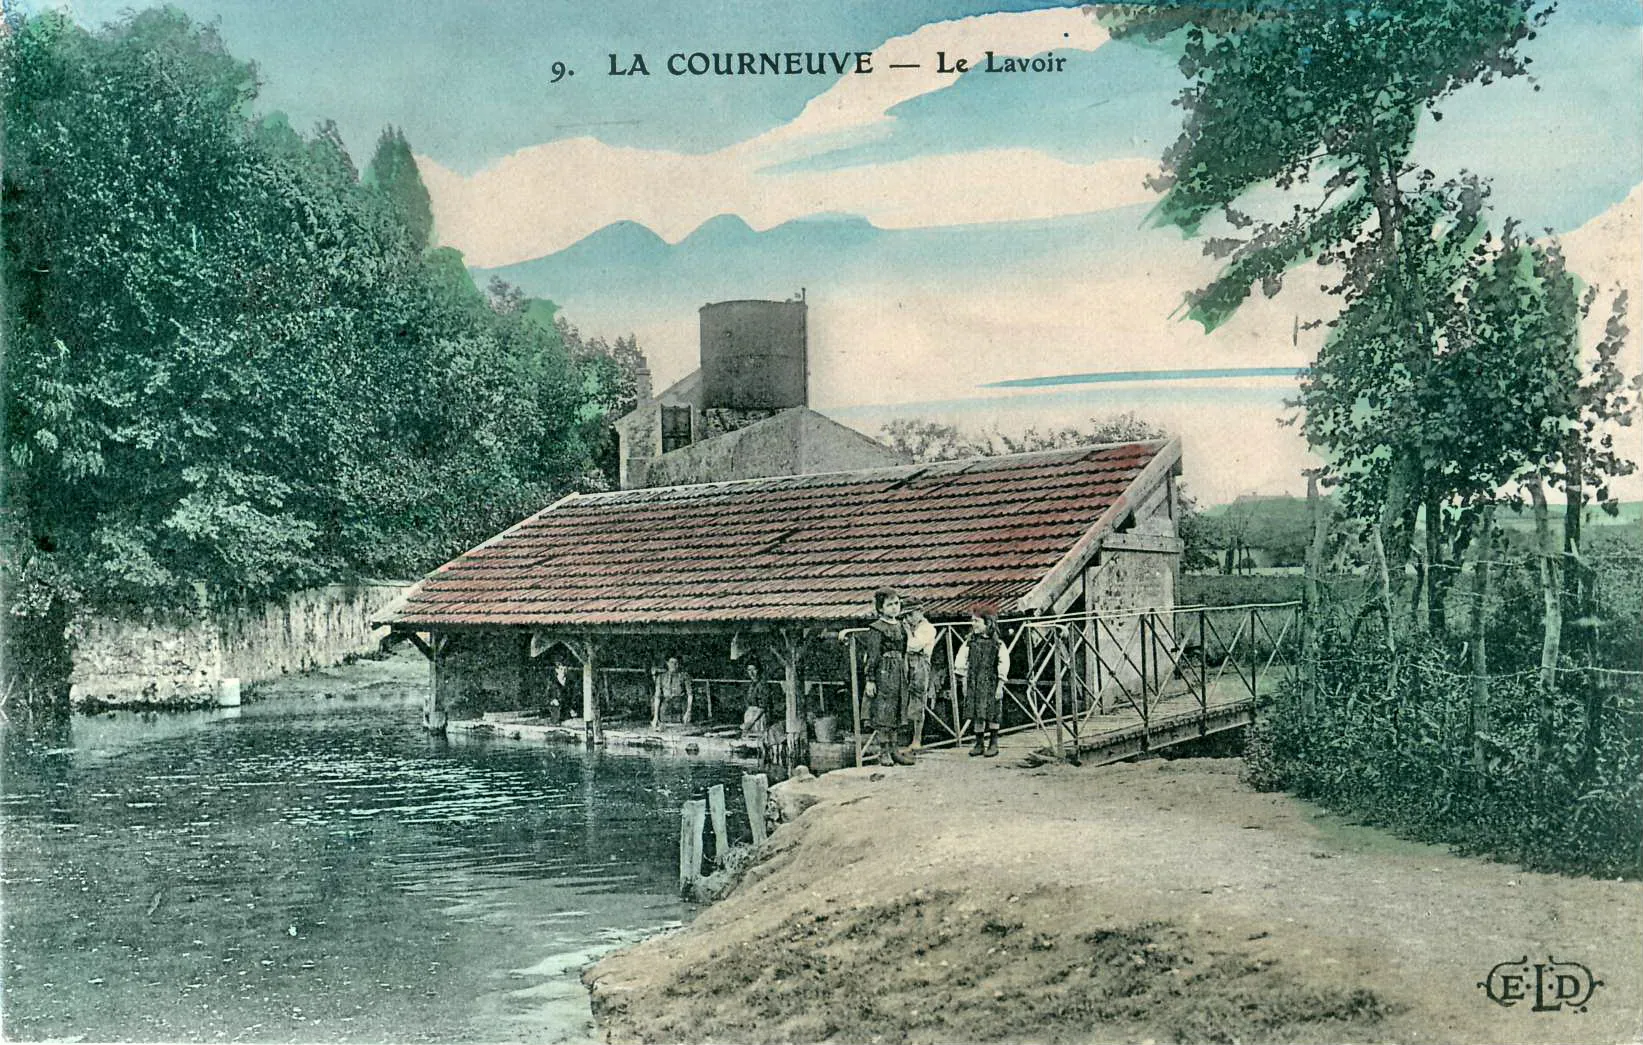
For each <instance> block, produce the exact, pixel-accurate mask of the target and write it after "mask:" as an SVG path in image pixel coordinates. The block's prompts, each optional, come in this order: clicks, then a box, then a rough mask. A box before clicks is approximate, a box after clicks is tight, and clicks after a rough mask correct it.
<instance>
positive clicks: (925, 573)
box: [381, 442, 1179, 628]
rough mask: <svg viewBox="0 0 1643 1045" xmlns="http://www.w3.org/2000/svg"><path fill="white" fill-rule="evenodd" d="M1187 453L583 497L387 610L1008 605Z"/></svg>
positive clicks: (446, 569) (814, 617)
mask: <svg viewBox="0 0 1643 1045" xmlns="http://www.w3.org/2000/svg"><path fill="white" fill-rule="evenodd" d="M1178 454H1179V444H1177V443H1174V442H1170V443H1167V444H1166V443H1157V442H1148V443H1128V444H1122V445H1115V446H1100V447H1083V448H1078V449H1073V450H1057V451H1050V452H1045V453H1033V454H1020V455H1014V456H1009V457H992V458H982V459H978V460H970V461H953V462H946V463H942V464H934V465H909V466H902V467H896V468H880V469H873V470H871V471H863V472H838V473H833V474H828V475H801V476H781V477H777V478H770V479H750V480H744V481H740V482H729V483H712V484H706V485H701V486H675V487H663V488H657V489H644V490H624V491H622V492H620V493H604V494H591V495H572V496H571V497H567V498H566V499H564V500H562V501H560V502H558V503H556V504H554V505H553V506H551V507H549V508H547V509H546V510H544V511H542V512H539V513H537V514H536V515H533V516H531V517H530V518H529V519H526V520H525V521H524V522H521V523H519V524H518V525H517V526H514V527H513V528H512V529H510V530H508V531H506V532H505V533H502V534H500V535H499V536H497V537H494V538H492V539H491V540H489V541H487V542H486V543H484V544H482V545H480V546H479V547H478V548H475V549H473V550H472V551H470V552H467V553H466V554H464V555H462V556H460V557H458V558H456V559H454V560H452V561H451V562H449V563H446V564H445V565H444V566H441V567H440V568H439V569H438V570H435V571H434V572H433V573H431V574H429V575H428V576H427V577H426V578H424V579H423V580H422V581H421V582H420V583H418V584H417V585H415V586H414V587H413V588H412V589H411V590H410V591H409V593H408V594H407V596H406V598H405V599H404V601H403V602H402V603H400V604H398V605H396V606H394V607H393V608H392V609H391V610H389V611H387V612H386V613H385V615H384V619H383V620H382V622H381V623H391V624H395V625H398V626H401V627H405V628H424V627H442V626H444V627H448V626H510V625H518V626H528V627H554V626H559V627H576V626H593V627H632V626H641V627H642V626H645V625H660V624H693V623H711V622H721V623H736V622H759V621H763V622H771V623H774V622H778V621H849V620H859V619H861V618H863V617H865V616H870V615H871V603H872V594H873V590H874V589H875V588H879V587H885V586H888V587H894V588H897V589H898V590H900V591H902V592H904V593H905V594H907V595H910V596H914V597H917V598H919V599H920V600H922V601H923V603H924V605H925V607H926V609H927V611H928V612H929V613H930V614H931V615H932V616H937V617H940V616H955V615H959V614H962V613H964V612H966V611H967V610H968V609H969V608H970V607H971V606H973V605H975V604H976V603H978V602H990V603H993V604H994V605H996V606H998V607H1000V608H1001V609H1009V608H1011V607H1013V606H1015V605H1017V604H1018V602H1019V600H1020V599H1021V598H1022V596H1024V595H1026V594H1027V593H1028V592H1029V591H1030V590H1032V588H1033V587H1034V586H1035V585H1036V584H1038V582H1039V581H1040V580H1042V579H1043V578H1044V576H1045V575H1046V574H1047V573H1049V572H1050V571H1051V570H1052V569H1053V568H1054V567H1055V566H1056V565H1057V563H1059V562H1061V560H1062V559H1063V558H1064V557H1066V556H1067V555H1068V553H1069V552H1071V551H1072V550H1073V548H1074V546H1075V545H1078V544H1079V542H1080V540H1081V538H1084V537H1085V536H1086V534H1089V533H1090V532H1091V531H1092V530H1093V529H1095V528H1096V527H1097V526H1098V524H1099V525H1102V526H1108V525H1112V524H1113V523H1114V522H1116V521H1117V516H1118V515H1119V514H1122V508H1123V504H1128V505H1130V506H1131V507H1133V498H1134V497H1135V496H1136V495H1135V494H1132V495H1131V497H1130V498H1124V496H1123V495H1124V494H1125V492H1126V491H1127V490H1128V489H1129V487H1130V486H1131V484H1132V483H1134V481H1135V480H1136V478H1137V477H1138V476H1139V475H1140V474H1141V472H1142V470H1143V469H1144V468H1146V467H1147V466H1148V465H1149V464H1150V463H1153V462H1154V461H1155V459H1157V458H1160V457H1165V456H1167V457H1168V459H1167V460H1161V461H1158V462H1157V463H1158V464H1160V465H1162V466H1164V467H1168V466H1170V465H1173V463H1174V459H1175V457H1176V456H1178ZM1149 485H1150V484H1149ZM1139 492H1140V491H1137V494H1138V493H1139ZM1121 501H1122V502H1123V504H1121V503H1120V502H1121ZM1115 506H1119V508H1120V512H1118V513H1114V512H1113V511H1112V509H1113V508H1114V507H1115Z"/></svg>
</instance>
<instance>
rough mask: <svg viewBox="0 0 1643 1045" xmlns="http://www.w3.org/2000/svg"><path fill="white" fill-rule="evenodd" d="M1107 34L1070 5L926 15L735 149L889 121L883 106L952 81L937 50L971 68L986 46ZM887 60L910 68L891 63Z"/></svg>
mask: <svg viewBox="0 0 1643 1045" xmlns="http://www.w3.org/2000/svg"><path fill="white" fill-rule="evenodd" d="M1108 39H1109V37H1108V35H1107V30H1106V29H1105V28H1103V27H1102V26H1101V25H1100V24H1099V23H1097V22H1096V21H1095V19H1093V18H1091V17H1090V16H1089V15H1087V14H1085V13H1084V12H1083V11H1081V10H1079V9H1076V8H1062V9H1058V10H1051V11H1029V12H1023V13H1015V14H989V15H977V16H975V17H973V18H960V19H956V20H954V21H950V22H933V23H931V24H929V25H925V26H921V27H919V28H918V29H916V30H914V31H913V32H911V33H908V34H906V35H904V36H897V37H892V38H891V39H889V40H886V41H885V42H884V43H883V44H881V45H879V46H878V47H877V48H875V49H874V51H873V64H874V70H875V71H874V72H873V73H872V74H871V75H866V76H845V77H842V78H840V79H839V81H838V82H837V83H835V84H834V85H833V86H832V87H830V88H828V89H827V90H826V91H823V92H822V93H821V94H819V95H817V96H816V97H815V98H813V99H811V100H810V102H809V104H807V105H806V106H805V107H804V111H803V112H801V113H799V115H798V117H797V118H796V119H794V120H793V121H792V122H790V123H787V124H784V125H783V126H781V127H778V128H776V129H775V130H772V131H770V132H768V133H766V134H762V135H760V136H758V137H757V138H754V139H752V140H751V141H749V142H747V143H746V144H745V146H743V147H742V148H745V149H747V150H750V151H754V152H757V153H760V154H762V155H763V156H764V157H766V158H767V159H774V158H775V157H776V156H777V155H778V154H779V153H780V151H781V150H782V149H783V147H790V146H794V145H798V146H800V147H801V148H802V149H803V150H804V151H813V150H814V148H815V147H816V145H817V144H818V143H820V142H827V141H836V140H837V139H839V138H841V137H843V136H846V135H853V134H860V133H861V132H863V131H869V132H872V131H878V132H883V131H885V130H887V129H888V127H889V125H890V124H892V123H893V122H894V118H893V117H891V116H890V110H891V109H893V108H894V107H896V106H897V105H900V104H901V103H902V102H906V101H911V100H912V99H914V98H917V97H919V96H920V95H924V94H930V93H932V92H934V91H939V90H943V89H945V88H947V87H951V86H952V85H953V84H955V83H957V82H958V77H957V76H956V75H954V74H952V73H950V72H938V71H937V65H936V60H937V55H938V54H945V56H946V60H947V62H948V66H949V68H953V67H955V63H956V62H957V61H958V60H960V59H963V60H965V61H967V62H969V63H970V65H971V66H972V67H979V66H980V65H981V62H982V61H983V59H984V58H985V56H986V53H987V52H988V51H992V52H994V53H995V54H997V55H1001V56H1002V55H1022V56H1025V55H1035V54H1039V53H1042V52H1045V51H1056V50H1060V51H1093V50H1095V49H1096V48H1098V47H1100V46H1101V45H1102V44H1104V43H1106V42H1107V40H1108ZM895 65H916V66H917V68H892V66H895ZM978 75H986V74H978ZM1012 75H1013V74H1012Z"/></svg>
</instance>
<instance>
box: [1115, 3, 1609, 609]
mask: <svg viewBox="0 0 1643 1045" xmlns="http://www.w3.org/2000/svg"><path fill="white" fill-rule="evenodd" d="M1552 9H1553V5H1552V4H1550V3H1547V2H1544V0H1442V2H1435V3H1423V4H1404V3H1392V2H1387V0H1382V2H1371V3H1366V4H1350V5H1349V4H1340V3H1336V2H1334V0H1300V2H1296V3H1286V4H1282V5H1275V4H1268V3H1265V2H1261V0H1243V2H1233V3H1229V4H1220V5H1214V6H1212V7H1206V6H1203V5H1199V4H1196V3H1191V4H1189V3H1184V2H1171V0H1165V2H1163V3H1159V4H1155V5H1151V6H1149V7H1145V8H1142V7H1123V8H1116V7H1115V8H1103V9H1102V13H1103V16H1104V17H1105V18H1106V19H1107V20H1108V21H1109V22H1110V24H1111V25H1112V26H1113V29H1114V32H1115V34H1116V35H1119V36H1126V35H1138V36H1143V37H1147V38H1150V39H1154V40H1164V39H1170V40H1172V41H1174V42H1175V43H1177V44H1178V45H1179V47H1180V49H1181V69H1182V72H1183V74H1184V75H1185V76H1186V78H1187V80H1188V85H1187V87H1186V88H1185V89H1184V90H1183V92H1182V95H1181V98H1180V104H1181V105H1182V107H1183V108H1184V109H1185V111H1186V119H1185V122H1184V125H1183V129H1182V132H1181V135H1180V137H1179V138H1178V139H1177V141H1176V142H1175V143H1174V144H1173V145H1172V146H1170V148H1169V149H1168V150H1167V151H1166V152H1165V154H1164V157H1163V169H1162V172H1161V174H1160V175H1159V177H1158V178H1157V179H1156V181H1155V184H1156V186H1157V187H1159V188H1162V189H1164V190H1165V196H1164V198H1163V200H1162V202H1161V203H1160V204H1159V207H1158V209H1157V213H1156V217H1157V219H1158V220H1159V221H1160V222H1162V223H1165V224H1170V225H1174V226H1177V227H1179V228H1181V229H1182V230H1184V231H1186V232H1188V233H1193V234H1196V233H1198V232H1200V231H1201V230H1202V229H1203V228H1204V226H1205V225H1206V223H1207V222H1209V221H1210V219H1211V218H1212V216H1214V215H1217V214H1218V215H1219V216H1220V219H1221V221H1222V223H1223V224H1224V231H1225V232H1226V234H1225V235H1217V236H1211V237H1210V238H1208V239H1207V240H1206V243H1205V251H1206V252H1207V253H1209V254H1211V255H1213V256H1216V257H1220V258H1224V259H1225V261H1226V263H1225V265H1224V266H1223V268H1222V270H1221V272H1220V273H1219V275H1218V276H1217V277H1216V278H1215V279H1214V280H1213V281H1212V282H1211V283H1210V284H1209V285H1208V286H1206V287H1204V288H1202V289H1201V290H1199V291H1197V292H1195V293H1194V294H1193V295H1191V296H1190V298H1189V303H1190V306H1191V308H1190V315H1191V316H1192V318H1194V319H1196V320H1198V321H1199V322H1201V323H1202V324H1203V325H1204V326H1205V328H1206V329H1213V328H1214V327H1215V326H1217V325H1219V324H1220V323H1221V322H1224V321H1225V319H1226V318H1227V317H1228V316H1230V315H1231V314H1232V313H1233V312H1234V311H1236V310H1237V308H1238V307H1239V306H1240V305H1241V304H1242V303H1243V301H1245V300H1246V299H1247V298H1248V296H1249V294H1250V293H1251V292H1252V291H1253V289H1254V288H1255V287H1257V286H1259V287H1260V288H1261V290H1262V292H1263V293H1265V294H1267V295H1268V296H1271V295H1274V294H1276V293H1278V292H1279V291H1280V290H1281V289H1282V286H1283V281H1284V279H1285V277H1286V275H1288V274H1289V273H1290V272H1291V270H1293V269H1294V268H1295V267H1296V266H1297V265H1299V264H1301V263H1304V262H1311V261H1316V262H1318V263H1320V264H1322V265H1324V266H1326V267H1333V268H1334V269H1335V270H1336V271H1337V272H1338V273H1339V277H1338V280H1337V282H1335V283H1334V284H1333V285H1331V286H1329V287H1328V288H1327V289H1328V290H1329V291H1330V292H1331V293H1332V294H1334V295H1335V296H1337V297H1338V298H1340V300H1341V303H1342V310H1341V312H1340V314H1339V315H1338V316H1335V317H1320V322H1328V323H1329V324H1330V326H1331V332H1330V336H1329V339H1328V342H1327V344H1326V346H1325V348H1324V350H1323V351H1322V352H1321V353H1320V355H1319V358H1318V359H1317V361H1316V362H1315V364H1314V366H1313V367H1312V369H1311V371H1310V377H1309V378H1308V380H1307V381H1306V383H1305V384H1304V385H1303V388H1302V394H1301V398H1300V400H1299V405H1300V406H1301V407H1302V409H1303V410H1304V411H1305V417H1306V420H1305V427H1306V432H1307V435H1308V438H1309V440H1310V441H1311V442H1312V443H1313V445H1314V446H1315V447H1317V448H1319V449H1320V450H1322V451H1324V453H1325V455H1326V459H1327V461H1328V465H1327V468H1326V471H1325V476H1324V477H1325V480H1326V482H1329V483H1332V484H1335V485H1339V486H1340V487H1341V488H1342V495H1343V496H1342V503H1343V506H1344V507H1345V508H1346V509H1347V510H1348V511H1349V512H1351V513H1354V514H1356V515H1357V517H1358V518H1360V519H1363V520H1364V521H1365V522H1367V523H1368V524H1369V525H1370V526H1371V527H1372V529H1373V533H1372V538H1373V542H1372V543H1373V545H1374V546H1375V547H1377V548H1379V549H1381V552H1380V555H1381V557H1382V559H1383V562H1382V570H1381V572H1382V575H1383V576H1384V577H1386V578H1387V582H1386V585H1385V588H1384V590H1383V591H1382V601H1383V604H1384V606H1385V608H1386V612H1387V614H1388V616H1389V617H1390V616H1391V613H1392V610H1391V607H1392V603H1393V599H1392V594H1391V591H1390V589H1391V586H1392V584H1393V582H1394V580H1397V579H1401V578H1402V577H1403V576H1404V574H1405V566H1406V564H1408V563H1409V562H1410V560H1411V558H1416V559H1417V560H1418V561H1417V565H1418V567H1419V571H1418V573H1417V577H1418V578H1419V579H1420V581H1423V582H1424V585H1419V584H1418V585H1417V588H1416V591H1415V593H1414V594H1415V597H1414V598H1413V599H1411V605H1414V606H1418V605H1419V604H1420V602H1419V596H1420V595H1421V593H1422V588H1424V593H1425V607H1426V610H1427V613H1428V614H1429V615H1432V616H1434V617H1435V619H1434V620H1432V621H1431V623H1433V624H1435V625H1437V626H1439V627H1440V628H1441V625H1442V623H1443V621H1442V614H1443V608H1442V607H1443V602H1444V593H1445V591H1446V590H1447V585H1448V584H1449V583H1450V580H1451V578H1452V575H1453V573H1454V570H1455V568H1456V564H1457V563H1458V561H1459V558H1460V556H1461V554H1463V553H1464V550H1465V548H1466V545H1467V542H1468V540H1469V539H1470V535H1471V533H1472V531H1473V528H1474V526H1475V521H1476V518H1477V509H1478V507H1479V505H1480V504H1482V503H1483V502H1485V501H1488V500H1491V499H1492V498H1493V497H1494V495H1495V491H1496V490H1498V488H1499V487H1500V486H1501V485H1502V484H1503V483H1506V482H1508V481H1510V480H1511V479H1512V478H1514V477H1515V476H1517V475H1519V474H1522V473H1523V472H1524V470H1525V469H1527V468H1530V467H1531V466H1532V465H1533V462H1536V461H1539V460H1542V459H1544V457H1545V454H1546V452H1547V450H1548V447H1549V446H1553V445H1555V444H1556V441H1557V440H1556V435H1557V432H1558V431H1559V430H1560V426H1562V425H1563V424H1564V423H1565V422H1566V421H1567V420H1568V419H1569V418H1570V417H1571V413H1570V411H1571V409H1573V402H1574V399H1575V396H1574V394H1573V389H1574V386H1575V385H1576V384H1577V383H1578V380H1579V377H1578V347H1577V343H1576V340H1575V332H1576V329H1577V326H1578V317H1579V314H1580V307H1579V305H1578V303H1577V301H1576V291H1575V284H1574V282H1573V280H1572V279H1571V278H1570V277H1569V276H1568V274H1567V273H1565V272H1564V271H1563V266H1562V260H1561V258H1560V257H1559V256H1558V253H1557V251H1556V248H1555V246H1544V245H1539V244H1535V243H1532V242H1530V241H1528V240H1526V239H1524V238H1523V237H1522V236H1521V235H1520V234H1519V233H1518V231H1517V229H1516V228H1515V227H1514V226H1513V225H1512V224H1511V223H1510V222H1508V223H1507V224H1506V225H1505V227H1504V230H1503V231H1502V232H1500V233H1498V234H1492V233H1491V232H1490V231H1489V230H1488V228H1487V222H1486V220H1485V218H1484V214H1485V211H1484V203H1485V199H1486V196H1487V192H1486V187H1485V186H1483V185H1482V184H1480V183H1479V182H1478V181H1476V180H1475V179H1464V178H1463V179H1457V180H1453V181H1449V182H1444V183H1442V184H1439V183H1438V181H1437V179H1436V177H1435V176H1434V175H1433V174H1432V173H1431V172H1429V171H1424V170H1420V169H1417V168H1416V167H1414V166H1413V165H1412V164H1411V163H1410V162H1409V154H1410V150H1411V147H1412V145H1413V143H1414V137H1415V131H1416V128H1417V126H1418V124H1419V122H1420V120H1421V119H1422V117H1423V116H1425V115H1430V116H1431V117H1432V118H1433V119H1441V117H1442V110H1441V104H1442V102H1443V101H1444V100H1445V99H1446V98H1448V97H1450V96H1451V95H1453V94H1454V93H1455V92H1456V91H1458V90H1460V89H1462V88H1463V87H1465V86H1467V85H1469V84H1473V83H1488V82H1490V81H1491V80H1493V79H1495V78H1497V77H1508V76H1517V75H1522V74H1524V73H1525V72H1526V71H1527V68H1528V62H1527V59H1526V58H1524V57H1523V56H1522V54H1521V52H1520V46H1521V44H1522V43H1523V42H1524V41H1526V40H1529V39H1531V38H1532V37H1533V36H1534V35H1535V33H1536V31H1537V30H1538V28H1539V27H1540V25H1541V24H1542V23H1543V22H1544V20H1545V19H1546V18H1547V17H1548V16H1549V15H1550V14H1551V12H1552ZM1261 187H1271V188H1276V189H1278V190H1281V191H1282V193H1283V196H1284V199H1285V200H1286V202H1287V203H1288V204H1289V210H1288V213H1287V214H1285V215H1282V216H1276V217H1267V218H1265V219H1263V218H1260V217H1258V216H1257V215H1256V214H1253V213H1249V212H1246V210H1243V209H1240V208H1241V207H1242V206H1243V205H1244V201H1245V200H1246V198H1248V196H1249V194H1250V193H1251V191H1252V190H1255V189H1257V188H1261ZM1503 360H1509V361H1510V362H1509V364H1508V365H1502V361H1503ZM1421 521H1424V526H1421V527H1420V528H1417V523H1418V522H1421ZM1418 537H1424V545H1425V547H1424V551H1423V552H1422V553H1421V554H1420V555H1418V556H1417V555H1416V553H1415V550H1414V545H1415V543H1416V541H1417V538H1418ZM1389 624H1390V620H1389ZM1389 635H1390V633H1389Z"/></svg>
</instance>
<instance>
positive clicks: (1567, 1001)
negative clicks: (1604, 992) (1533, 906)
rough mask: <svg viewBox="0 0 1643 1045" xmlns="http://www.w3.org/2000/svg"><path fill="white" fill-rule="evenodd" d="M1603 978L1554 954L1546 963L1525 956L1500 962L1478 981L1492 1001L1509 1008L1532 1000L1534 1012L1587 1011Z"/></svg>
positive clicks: (1531, 1009) (1547, 957)
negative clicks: (1531, 962) (1530, 961)
mask: <svg viewBox="0 0 1643 1045" xmlns="http://www.w3.org/2000/svg"><path fill="white" fill-rule="evenodd" d="M1601 986H1603V981H1602V980H1600V979H1597V978H1596V977H1595V976H1593V975H1592V970H1590V969H1588V968H1586V966H1584V965H1582V964H1580V963H1579V962H1560V961H1557V960H1555V959H1554V958H1553V957H1552V956H1551V955H1549V954H1548V955H1547V956H1546V960H1545V961H1544V962H1536V963H1534V964H1533V965H1531V964H1529V956H1528V955H1524V956H1523V957H1522V958H1519V959H1518V960H1517V961H1515V962H1501V963H1500V964H1499V965H1496V966H1495V967H1494V968H1492V969H1490V970H1489V975H1488V976H1487V977H1485V978H1484V979H1482V980H1480V981H1479V982H1478V987H1480V988H1481V989H1482V990H1483V992H1484V993H1485V994H1487V995H1488V996H1489V1000H1490V1001H1492V1002H1495V1003H1496V1004H1497V1005H1502V1006H1505V1007H1507V1008H1510V1007H1511V1006H1513V1005H1516V1004H1517V1003H1518V1002H1520V1001H1529V1002H1533V1003H1534V1004H1533V1005H1531V1006H1530V1011H1531V1012H1561V1011H1563V1010H1565V1009H1568V1010H1572V1011H1574V1012H1585V1011H1586V1003H1587V1002H1588V1001H1590V1000H1591V997H1592V993H1593V992H1594V991H1596V990H1597V989H1598V988H1599V987H1601Z"/></svg>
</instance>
